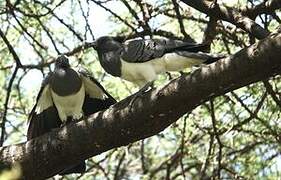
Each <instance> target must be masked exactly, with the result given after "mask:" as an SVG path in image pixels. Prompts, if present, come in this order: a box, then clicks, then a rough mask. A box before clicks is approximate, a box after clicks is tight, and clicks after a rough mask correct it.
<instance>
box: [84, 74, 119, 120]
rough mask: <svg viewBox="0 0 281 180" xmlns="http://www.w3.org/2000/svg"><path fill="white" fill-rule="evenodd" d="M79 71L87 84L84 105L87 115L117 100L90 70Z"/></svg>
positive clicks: (105, 107)
mask: <svg viewBox="0 0 281 180" xmlns="http://www.w3.org/2000/svg"><path fill="white" fill-rule="evenodd" d="M78 72H79V73H80V75H81V79H82V81H83V84H84V86H85V99H84V104H83V107H82V109H83V112H84V115H85V116H89V115H91V114H94V113H95V112H98V111H101V110H104V109H107V108H108V107H109V106H111V105H113V104H115V103H116V102H117V101H116V100H115V99H114V98H113V97H112V96H111V95H110V94H109V93H108V92H107V91H106V90H105V89H104V87H103V86H102V85H101V84H100V83H99V82H98V81H97V80H96V79H95V78H94V77H93V76H92V75H91V74H90V73H89V72H88V71H86V70H85V69H80V70H79V71H78Z"/></svg>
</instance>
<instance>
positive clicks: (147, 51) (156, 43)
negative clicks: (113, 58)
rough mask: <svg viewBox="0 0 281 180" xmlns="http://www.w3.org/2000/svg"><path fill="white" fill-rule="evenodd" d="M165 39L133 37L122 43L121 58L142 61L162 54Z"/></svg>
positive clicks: (133, 61) (134, 61) (131, 61)
mask: <svg viewBox="0 0 281 180" xmlns="http://www.w3.org/2000/svg"><path fill="white" fill-rule="evenodd" d="M164 53H165V41H163V40H159V39H149V40H144V39H134V40H130V41H128V42H125V44H124V50H123V53H122V55H121V57H122V59H123V60H125V61H127V62H130V63H142V62H146V61H150V60H152V59H155V58H159V57H161V56H163V55H164Z"/></svg>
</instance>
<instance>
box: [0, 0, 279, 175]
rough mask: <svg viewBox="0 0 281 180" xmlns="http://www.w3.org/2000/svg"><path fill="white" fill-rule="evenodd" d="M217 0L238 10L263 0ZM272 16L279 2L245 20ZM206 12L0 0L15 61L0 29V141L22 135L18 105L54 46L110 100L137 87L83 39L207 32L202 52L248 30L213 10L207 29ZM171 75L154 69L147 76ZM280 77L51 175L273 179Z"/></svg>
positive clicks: (157, 5)
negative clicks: (79, 170) (108, 67)
mask: <svg viewBox="0 0 281 180" xmlns="http://www.w3.org/2000/svg"><path fill="white" fill-rule="evenodd" d="M217 3H218V4H219V5H220V6H229V7H231V8H233V9H238V10H245V9H246V11H247V9H251V8H254V7H255V6H257V5H259V4H262V3H264V1H262V0H233V1H227V0H220V1H217ZM177 10H178V12H179V14H177ZM279 16H280V10H274V11H272V12H270V13H268V14H263V13H260V14H258V15H257V17H256V18H255V19H254V20H255V22H256V23H258V24H259V25H261V26H262V27H263V28H264V29H266V30H269V31H271V32H272V31H275V30H276V29H277V27H278V25H279V23H280V19H279ZM210 22H211V21H210V18H209V17H208V16H207V15H205V14H204V13H202V12H199V11H197V10H195V9H193V8H192V7H190V6H187V5H186V4H184V3H182V2H179V1H177V0H172V1H171V0H145V1H139V0H130V1H126V0H121V1H115V0H101V1H99V0H6V1H0V30H1V31H2V32H3V35H4V36H5V37H6V38H7V39H8V41H9V43H10V45H11V46H12V48H13V49H14V51H15V52H16V54H17V56H18V57H19V60H20V64H19V62H16V61H15V57H14V56H12V54H11V53H10V50H9V49H8V48H7V43H6V42H4V40H3V36H2V39H1V40H0V59H1V61H0V86H1V87H2V88H1V89H0V102H1V103H0V117H1V127H0V128H1V129H0V132H1V144H3V145H10V144H15V143H19V142H23V141H25V140H26V130H27V117H28V113H29V111H30V110H31V108H32V106H33V104H34V103H35V98H36V96H37V92H38V91H39V88H40V84H41V81H42V78H43V77H44V76H45V75H46V74H47V73H48V72H49V71H50V70H51V69H52V68H53V61H54V58H56V57H57V55H58V54H62V53H65V54H67V55H68V56H69V58H70V60H71V64H72V65H73V66H78V65H82V66H84V67H86V68H88V69H89V70H90V71H91V72H92V73H93V74H94V76H95V77H96V79H98V80H99V81H100V82H101V83H102V85H103V86H105V87H106V89H107V90H108V91H109V92H110V93H111V94H112V95H113V96H114V97H116V98H117V99H118V100H121V99H124V98H126V97H127V96H129V95H130V94H132V93H134V92H136V91H137V90H138V89H137V87H136V86H135V85H133V84H131V83H129V82H126V81H124V80H121V79H119V78H116V77H112V76H110V75H108V74H106V73H105V72H104V71H103V69H102V68H101V66H100V64H99V62H98V60H97V54H96V52H95V51H94V49H93V48H91V47H89V46H87V43H88V42H92V41H93V40H94V39H96V38H98V37H100V36H103V35H111V36H120V37H124V38H125V39H129V38H132V37H142V38H144V37H145V38H149V37H168V38H178V39H188V40H190V39H193V40H195V41H196V42H198V43H200V42H202V41H205V40H206V38H205V37H208V34H211V37H212V38H211V39H207V40H209V41H210V43H211V52H212V53H224V54H229V55H231V54H233V53H235V52H237V51H238V50H239V49H241V48H243V47H246V46H248V45H250V44H252V43H254V42H255V39H254V38H253V37H252V36H251V35H249V34H248V33H246V32H244V31H243V30H241V29H239V28H237V27H236V26H235V25H233V24H230V23H228V22H225V21H221V20H218V21H217V22H216V24H215V27H214V28H213V29H211V31H208V30H206V28H207V27H208V26H209V24H210ZM181 25H182V27H181ZM189 36H190V37H189ZM188 71H190V70H186V71H185V73H187V72H188ZM237 73H239V69H237ZM178 76H180V73H167V74H163V75H161V76H159V78H158V80H157V81H156V85H157V86H163V84H165V83H167V82H168V81H169V80H170V79H172V78H176V77H178ZM280 86H281V83H280V76H276V77H273V78H271V79H270V80H265V81H263V82H259V83H256V84H252V85H249V86H247V87H243V88H240V89H238V90H235V91H233V92H230V93H227V94H225V95H223V96H221V97H217V98H215V99H213V100H212V101H210V102H207V103H205V104H203V105H201V106H199V107H197V108H196V109H194V110H193V111H192V112H189V113H187V114H186V115H184V116H183V117H182V118H181V119H179V120H178V121H177V122H176V123H174V124H173V125H172V126H171V127H169V128H167V129H166V130H165V131H163V132H161V133H159V134H158V135H155V136H153V137H150V138H147V139H145V140H142V141H139V142H136V143H133V144H130V145H129V146H127V147H121V148H117V149H114V150H111V151H109V152H106V153H103V154H101V155H99V156H96V157H93V158H90V159H88V161H87V166H88V171H87V172H86V173H85V174H82V175H79V174H78V175H68V176H64V177H62V176H56V177H54V178H53V179H85V180H86V179H219V178H222V179H239V178H240V179H241V178H242V179H244V178H245V179H278V177H279V178H280V173H281V156H280V152H281V146H280V140H281V136H280V134H281V133H280V132H281V131H280V130H281V125H280V124H281V123H280V107H281V97H280V95H281V94H280V92H279V89H280ZM190 88H192V87H190ZM174 106H176V104H175V105H174Z"/></svg>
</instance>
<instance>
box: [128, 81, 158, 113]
mask: <svg viewBox="0 0 281 180" xmlns="http://www.w3.org/2000/svg"><path fill="white" fill-rule="evenodd" d="M153 88H154V86H153V81H150V82H148V83H147V84H146V85H144V86H143V87H142V88H141V89H140V90H139V91H138V92H136V93H135V94H134V96H133V98H132V100H131V102H130V104H129V107H130V110H131V109H132V107H133V104H134V102H135V100H136V99H137V98H139V97H142V96H143V95H144V94H145V93H146V92H147V91H149V90H150V89H153Z"/></svg>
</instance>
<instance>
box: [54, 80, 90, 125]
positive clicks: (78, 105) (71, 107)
mask: <svg viewBox="0 0 281 180" xmlns="http://www.w3.org/2000/svg"><path fill="white" fill-rule="evenodd" d="M51 93H52V98H53V101H54V104H55V106H56V108H57V110H58V113H59V117H60V119H61V120H62V122H65V121H66V120H67V117H69V116H71V117H72V118H73V119H80V118H81V117H82V115H83V112H82V106H83V103H84V98H85V89H84V85H83V84H82V86H81V88H80V90H79V91H78V93H76V94H74V95H69V96H59V95H57V94H56V93H54V92H53V91H51Z"/></svg>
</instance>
